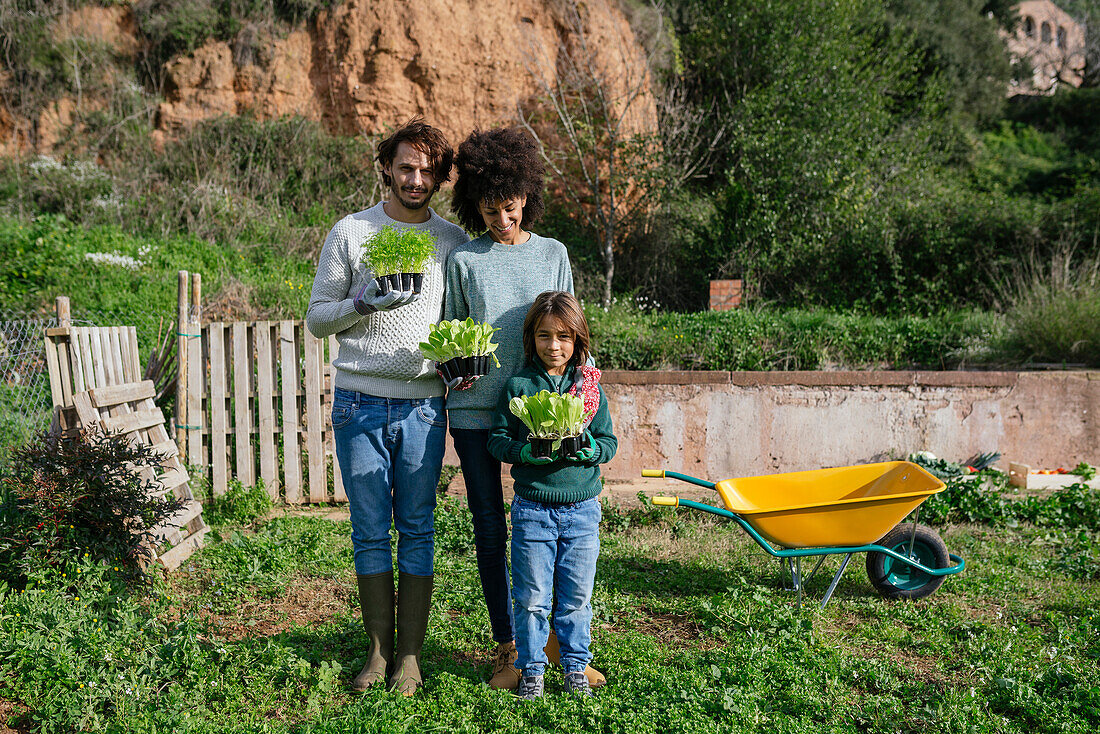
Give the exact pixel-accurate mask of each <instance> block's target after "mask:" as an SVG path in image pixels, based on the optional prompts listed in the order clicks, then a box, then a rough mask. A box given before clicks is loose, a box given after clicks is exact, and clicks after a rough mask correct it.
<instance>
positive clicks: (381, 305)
mask: <svg viewBox="0 0 1100 734" xmlns="http://www.w3.org/2000/svg"><path fill="white" fill-rule="evenodd" d="M417 300H420V294H419V293H414V292H413V291H411V290H407V291H390V292H389V293H385V294H383V293H382V292H381V290H379V288H378V282H377V281H375V280H374V279H373V278H372V279H371V280H368V281H367V282H365V283H363V287H362V288H360V289H359V293H358V294H356V296H355V299H354V300H353V301H352V304H353V305H354V306H355V310H356V311H357V312H358V313H360V314H362V315H363V316H366V315H367V314H372V313H374V312H375V311H389V310H391V309H395V308H400V307H401V306H406V305H408V304H410V303H412V302H413V301H417Z"/></svg>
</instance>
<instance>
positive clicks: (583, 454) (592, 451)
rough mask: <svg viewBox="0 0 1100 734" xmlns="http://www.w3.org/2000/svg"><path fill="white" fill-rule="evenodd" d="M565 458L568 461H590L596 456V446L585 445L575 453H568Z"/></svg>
mask: <svg viewBox="0 0 1100 734" xmlns="http://www.w3.org/2000/svg"><path fill="white" fill-rule="evenodd" d="M565 458H566V459H568V460H569V461H578V462H579V461H592V460H593V459H595V458H596V448H595V447H594V446H585V447H584V448H583V449H581V450H580V451H578V452H577V453H575V454H570V455H569V456H566V457H565Z"/></svg>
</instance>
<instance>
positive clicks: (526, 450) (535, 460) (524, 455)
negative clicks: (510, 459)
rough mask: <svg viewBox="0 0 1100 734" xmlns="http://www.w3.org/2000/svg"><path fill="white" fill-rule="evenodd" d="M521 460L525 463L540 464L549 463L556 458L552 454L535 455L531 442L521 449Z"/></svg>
mask: <svg viewBox="0 0 1100 734" xmlns="http://www.w3.org/2000/svg"><path fill="white" fill-rule="evenodd" d="M519 460H520V461H522V462H523V463H524V464H534V465H535V466H538V465H540V464H549V463H550V462H551V461H553V460H554V457H552V456H535V455H534V454H533V453H531V444H529V443H525V444H523V448H522V449H520V450H519Z"/></svg>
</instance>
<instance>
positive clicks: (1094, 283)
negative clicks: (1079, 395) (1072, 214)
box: [1001, 246, 1100, 366]
mask: <svg viewBox="0 0 1100 734" xmlns="http://www.w3.org/2000/svg"><path fill="white" fill-rule="evenodd" d="M1014 275H1015V277H1014V278H1013V279H1012V280H1011V281H1009V282H1008V283H1007V284H1005V285H1004V286H1002V298H1003V301H1004V303H1005V306H1006V308H1005V311H1006V317H1007V318H1006V321H1007V328H1006V331H1005V334H1004V341H1003V345H1002V347H1001V349H1002V351H1003V353H1004V354H1005V356H1006V357H1007V358H1009V359H1012V360H1013V361H1016V362H1020V363H1072V364H1084V365H1088V366H1098V365H1100V255H1097V254H1094V255H1091V256H1086V257H1079V256H1077V255H1076V252H1075V249H1074V248H1073V247H1068V246H1067V247H1062V248H1061V249H1060V250H1058V251H1057V252H1055V254H1054V255H1053V256H1052V257H1051V258H1050V259H1049V261H1045V262H1044V261H1041V260H1039V259H1037V258H1030V259H1028V260H1026V261H1024V262H1022V263H1021V264H1020V266H1019V268H1018V270H1017V272H1016V273H1015V274H1014Z"/></svg>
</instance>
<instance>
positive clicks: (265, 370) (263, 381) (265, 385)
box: [255, 321, 279, 501]
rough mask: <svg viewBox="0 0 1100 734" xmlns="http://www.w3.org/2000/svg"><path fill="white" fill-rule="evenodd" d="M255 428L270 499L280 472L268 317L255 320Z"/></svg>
mask: <svg viewBox="0 0 1100 734" xmlns="http://www.w3.org/2000/svg"><path fill="white" fill-rule="evenodd" d="M255 329H256V416H257V417H256V431H257V434H258V436H259V442H260V478H261V479H263V480H264V486H266V487H267V493H268V495H270V496H271V499H273V500H276V501H277V500H278V499H279V473H278V462H277V456H276V454H275V402H274V395H275V385H276V382H277V375H276V373H275V365H276V364H277V361H276V359H275V357H274V355H275V352H273V351H272V339H271V330H272V323H271V322H270V321H257V322H256V326H255Z"/></svg>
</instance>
